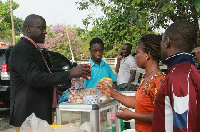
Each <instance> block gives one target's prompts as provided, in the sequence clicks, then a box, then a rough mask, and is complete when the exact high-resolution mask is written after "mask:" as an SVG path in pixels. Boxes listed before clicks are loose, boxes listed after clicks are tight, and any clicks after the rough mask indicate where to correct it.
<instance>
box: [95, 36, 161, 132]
mask: <svg viewBox="0 0 200 132" xmlns="http://www.w3.org/2000/svg"><path fill="white" fill-rule="evenodd" d="M160 42H161V36H160V35H155V34H146V35H144V36H142V38H141V39H140V40H139V42H138V44H137V48H136V51H137V54H136V56H135V59H136V63H137V66H138V67H140V68H143V69H145V71H146V73H145V75H144V76H143V77H142V80H141V82H140V85H139V87H138V89H137V92H136V94H135V96H126V95H123V94H121V93H119V92H117V91H115V90H113V89H112V88H111V87H109V85H107V84H106V83H105V82H104V81H100V83H101V84H98V85H96V88H100V89H101V91H102V92H104V93H105V94H107V95H108V96H111V97H113V98H115V99H116V100H117V101H119V102H120V103H121V104H123V105H125V106H126V107H129V108H133V109H135V112H132V111H131V110H129V109H127V108H119V110H121V112H117V113H116V116H117V117H118V118H120V119H123V120H130V119H135V120H136V122H135V129H136V131H137V132H151V123H152V118H153V113H154V100H155V97H156V95H157V92H158V90H159V88H160V86H161V84H162V82H163V81H164V79H165V75H164V73H162V72H161V70H160V68H159V60H160V56H161V55H160Z"/></svg>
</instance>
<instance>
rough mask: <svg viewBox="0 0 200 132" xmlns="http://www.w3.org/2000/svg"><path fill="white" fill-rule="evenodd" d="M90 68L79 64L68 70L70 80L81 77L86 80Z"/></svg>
mask: <svg viewBox="0 0 200 132" xmlns="http://www.w3.org/2000/svg"><path fill="white" fill-rule="evenodd" d="M90 68H91V67H90V66H89V65H87V64H80V65H78V66H76V67H74V68H72V69H71V70H70V75H69V77H70V79H71V78H79V77H83V78H85V79H88V77H90V76H91V75H90V74H91V69H90Z"/></svg>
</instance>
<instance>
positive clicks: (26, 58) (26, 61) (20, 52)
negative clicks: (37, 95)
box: [10, 47, 69, 88]
mask: <svg viewBox="0 0 200 132" xmlns="http://www.w3.org/2000/svg"><path fill="white" fill-rule="evenodd" d="M38 53H39V52H37V50H36V49H33V48H30V47H21V48H18V49H17V50H14V51H13V52H12V53H11V57H10V65H11V66H10V67H11V68H13V69H14V71H15V72H16V73H18V74H19V78H22V79H23V80H24V81H25V82H26V83H27V84H28V85H29V86H31V87H33V88H40V87H48V86H57V85H65V84H69V72H68V71H63V72H55V73H48V71H45V65H44V62H43V59H42V58H41V56H40V55H39V54H38ZM36 59H37V60H36ZM16 79H17V78H16Z"/></svg>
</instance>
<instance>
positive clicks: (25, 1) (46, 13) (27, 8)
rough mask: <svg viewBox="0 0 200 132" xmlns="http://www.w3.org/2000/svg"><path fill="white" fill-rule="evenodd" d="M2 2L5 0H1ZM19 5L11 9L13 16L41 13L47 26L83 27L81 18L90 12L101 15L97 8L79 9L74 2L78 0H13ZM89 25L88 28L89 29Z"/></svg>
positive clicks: (20, 16)
mask: <svg viewBox="0 0 200 132" xmlns="http://www.w3.org/2000/svg"><path fill="white" fill-rule="evenodd" d="M2 1H3V2H5V1H7V0H2ZM13 1H15V2H17V3H18V4H19V7H18V8H17V9H16V10H14V11H13V14H14V16H17V17H19V18H21V19H23V20H24V19H25V18H26V16H28V15H29V14H37V15H41V16H42V17H44V18H45V20H46V23H47V26H49V25H51V24H52V25H55V24H66V25H71V26H74V25H76V27H81V28H84V25H83V24H82V19H85V18H86V17H87V15H88V14H90V13H92V15H93V16H95V17H100V16H102V12H101V11H100V9H99V8H94V9H93V10H92V11H91V10H90V11H80V10H78V9H77V7H78V5H76V4H75V2H76V1H78V0H13ZM91 28H92V25H89V28H88V29H91Z"/></svg>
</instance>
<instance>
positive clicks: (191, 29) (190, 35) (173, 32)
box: [164, 20, 197, 52]
mask: <svg viewBox="0 0 200 132" xmlns="http://www.w3.org/2000/svg"><path fill="white" fill-rule="evenodd" d="M164 36H165V38H166V37H169V38H170V39H171V40H172V42H173V43H174V45H175V48H176V49H178V50H179V51H183V52H191V51H192V49H193V47H194V45H195V44H196V43H197V28H196V26H195V25H194V24H193V23H191V22H189V21H187V20H179V21H176V22H174V23H173V24H171V25H170V26H169V27H168V28H167V29H166V31H165V35H164Z"/></svg>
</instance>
